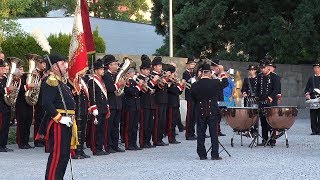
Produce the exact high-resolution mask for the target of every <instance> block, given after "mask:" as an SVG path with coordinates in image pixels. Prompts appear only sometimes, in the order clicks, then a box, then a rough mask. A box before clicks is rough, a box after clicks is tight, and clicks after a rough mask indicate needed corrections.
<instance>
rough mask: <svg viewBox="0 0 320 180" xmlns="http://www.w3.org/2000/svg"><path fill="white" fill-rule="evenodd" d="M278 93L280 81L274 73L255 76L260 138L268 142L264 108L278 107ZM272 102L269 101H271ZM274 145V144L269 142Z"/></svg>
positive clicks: (268, 128)
mask: <svg viewBox="0 0 320 180" xmlns="http://www.w3.org/2000/svg"><path fill="white" fill-rule="evenodd" d="M279 92H280V80H279V77H278V76H277V75H276V74H274V73H269V74H268V75H264V74H262V73H260V74H258V75H257V89H256V97H257V98H258V106H259V116H260V122H261V127H262V137H263V139H264V140H268V132H269V131H270V130H271V127H270V125H269V124H268V122H267V120H266V117H265V115H264V113H263V108H264V107H270V106H277V105H278V97H277V95H278V93H279ZM270 98H271V99H272V101H271V99H270ZM271 143H274V142H271Z"/></svg>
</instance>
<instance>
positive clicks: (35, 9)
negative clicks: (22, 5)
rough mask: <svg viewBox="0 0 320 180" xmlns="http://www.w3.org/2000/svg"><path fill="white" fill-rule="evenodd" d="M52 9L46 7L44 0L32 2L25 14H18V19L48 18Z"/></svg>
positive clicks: (33, 0)
mask: <svg viewBox="0 0 320 180" xmlns="http://www.w3.org/2000/svg"><path fill="white" fill-rule="evenodd" d="M50 10H51V7H49V6H46V5H45V1H44V0H32V2H31V3H30V6H28V7H27V8H26V9H25V11H24V12H21V13H18V14H17V17H46V16H47V14H48V12H49V11H50Z"/></svg>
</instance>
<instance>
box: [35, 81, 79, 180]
mask: <svg viewBox="0 0 320 180" xmlns="http://www.w3.org/2000/svg"><path fill="white" fill-rule="evenodd" d="M44 81H45V83H43V84H42V86H41V89H42V100H41V105H42V107H43V110H44V111H46V113H47V115H48V117H50V120H48V121H47V122H46V129H47V133H46V136H45V139H46V140H48V141H49V144H50V145H49V147H50V149H49V151H50V155H49V158H48V163H47V170H46V176H45V177H46V179H52V180H53V179H63V176H64V174H65V171H66V168H67V165H68V161H69V158H70V143H71V132H72V127H68V126H66V125H64V124H60V123H59V121H60V120H61V119H62V116H69V117H70V118H74V114H75V106H76V104H75V101H74V98H73V95H72V92H71V90H70V88H69V86H68V85H67V84H66V83H64V82H62V81H61V78H59V77H57V76H54V75H51V76H49V77H48V78H45V79H44ZM58 85H59V86H60V88H61V93H62V94H60V91H59V87H58ZM62 97H63V98H64V101H65V105H66V108H67V111H68V112H67V113H68V114H67V113H66V110H65V109H64V105H63V100H62ZM43 123H44V122H43Z"/></svg>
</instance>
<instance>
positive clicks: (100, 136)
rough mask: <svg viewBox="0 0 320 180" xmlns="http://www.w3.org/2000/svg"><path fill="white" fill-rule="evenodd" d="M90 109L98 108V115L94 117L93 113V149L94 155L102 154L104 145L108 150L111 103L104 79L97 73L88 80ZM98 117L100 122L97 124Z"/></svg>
mask: <svg viewBox="0 0 320 180" xmlns="http://www.w3.org/2000/svg"><path fill="white" fill-rule="evenodd" d="M88 89H89V97H90V98H89V100H90V108H89V109H90V111H91V112H93V111H94V110H95V109H97V110H98V115H97V116H96V117H94V116H93V115H92V120H91V122H92V124H91V128H92V129H91V150H92V153H93V155H100V154H101V153H102V152H103V146H104V149H105V150H106V151H108V148H109V147H108V146H109V142H108V141H109V139H108V130H109V128H108V126H109V125H110V124H109V123H108V120H107V118H108V116H109V115H110V114H108V113H110V112H109V103H108V95H107V89H106V86H105V84H104V82H103V79H102V78H101V77H99V76H97V75H94V78H91V79H90V80H89V81H88ZM95 118H96V119H97V121H98V123H97V124H95V120H94V119H95Z"/></svg>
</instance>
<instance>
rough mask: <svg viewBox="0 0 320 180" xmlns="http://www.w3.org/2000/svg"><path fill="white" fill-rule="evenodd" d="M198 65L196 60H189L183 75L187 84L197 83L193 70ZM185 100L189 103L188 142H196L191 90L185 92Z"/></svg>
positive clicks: (187, 118)
mask: <svg viewBox="0 0 320 180" xmlns="http://www.w3.org/2000/svg"><path fill="white" fill-rule="evenodd" d="M195 65H196V62H195V59H194V58H188V59H187V63H186V66H187V68H186V70H185V71H184V72H183V74H182V79H184V80H185V81H186V82H188V83H190V84H193V83H194V82H195V81H196V78H195V73H194V72H193V69H194V67H195ZM185 100H186V101H187V115H186V135H185V136H186V140H196V139H197V137H196V135H195V124H196V121H195V117H194V114H193V113H194V111H193V110H194V102H192V101H191V91H190V89H186V90H185Z"/></svg>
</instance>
